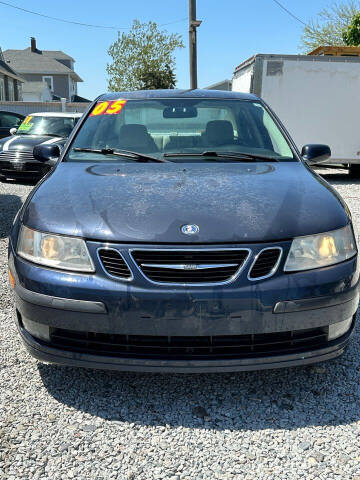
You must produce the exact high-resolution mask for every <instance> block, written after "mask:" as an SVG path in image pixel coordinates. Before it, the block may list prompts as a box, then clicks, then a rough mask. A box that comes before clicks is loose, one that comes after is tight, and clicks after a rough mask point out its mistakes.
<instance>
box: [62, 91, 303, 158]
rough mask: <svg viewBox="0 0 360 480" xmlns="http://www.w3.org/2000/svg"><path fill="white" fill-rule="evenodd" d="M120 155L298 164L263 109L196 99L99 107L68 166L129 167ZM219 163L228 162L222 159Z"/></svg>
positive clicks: (101, 104)
mask: <svg viewBox="0 0 360 480" xmlns="http://www.w3.org/2000/svg"><path fill="white" fill-rule="evenodd" d="M81 149H88V151H81ZM89 150H95V151H92V152H91V151H89ZM121 150H126V151H132V152H138V153H142V154H147V155H151V156H153V157H158V158H164V156H165V157H166V158H168V159H169V158H170V159H171V161H181V162H185V161H186V162H195V161H196V162H199V161H206V160H209V158H207V157H209V155H207V152H209V153H214V152H217V153H219V154H226V153H230V152H231V153H233V154H238V155H240V154H244V155H245V154H248V155H252V156H256V155H259V157H260V160H262V161H264V160H265V161H266V158H269V159H276V160H280V161H281V160H284V161H286V160H293V159H294V156H293V153H292V150H291V148H290V146H289V144H288V142H287V140H286V139H285V137H284V135H283V134H282V132H281V131H280V129H279V127H278V126H277V125H276V123H275V121H274V120H273V118H272V117H271V116H270V114H269V113H268V111H267V110H266V109H265V108H264V107H263V106H262V104H261V103H259V102H253V101H248V100H233V99H232V100H226V99H221V100H219V99H201V98H197V99H154V100H153V99H151V100H121V99H119V100H114V101H102V102H98V103H97V104H96V105H95V106H94V108H93V110H92V112H91V113H90V115H89V116H88V118H87V119H86V121H85V123H84V125H83V126H82V128H81V130H80V131H79V133H78V135H77V136H76V138H75V140H74V142H73V143H72V145H71V148H70V150H69V152H68V154H67V156H66V158H65V161H109V160H114V161H118V162H119V161H120V162H121V161H124V162H125V161H131V160H129V159H126V158H122V157H120V156H119V155H118V156H115V155H111V152H112V151H114V152H115V151H118V152H119V151H121ZM104 152H105V153H106V155H104ZM177 154H179V157H178V158H177ZM181 154H182V155H181ZM191 154H194V156H193V157H192V156H191ZM199 154H204V155H202V156H201V157H199ZM264 157H265V158H264ZM216 160H217V161H225V159H224V158H223V155H220V156H219V157H218V158H217V159H216ZM234 161H235V160H234Z"/></svg>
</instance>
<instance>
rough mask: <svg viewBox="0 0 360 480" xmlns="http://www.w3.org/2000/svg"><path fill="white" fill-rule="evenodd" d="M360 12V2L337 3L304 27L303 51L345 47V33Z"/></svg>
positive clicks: (355, 0) (352, 0) (350, 0)
mask: <svg viewBox="0 0 360 480" xmlns="http://www.w3.org/2000/svg"><path fill="white" fill-rule="evenodd" d="M359 10H360V1H359V0H347V1H343V2H335V3H333V4H332V5H331V6H330V7H328V8H324V9H323V10H322V11H321V12H320V13H319V14H318V16H317V18H316V19H312V20H310V22H309V23H308V25H306V26H305V27H304V30H303V35H302V37H301V49H302V50H303V51H304V52H305V53H308V52H311V50H314V49H315V48H317V47H320V46H322V45H344V39H343V32H344V30H345V29H347V28H348V27H349V25H350V23H351V20H352V19H353V17H354V16H355V15H356V14H357V13H358V12H359Z"/></svg>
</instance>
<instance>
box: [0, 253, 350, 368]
mask: <svg viewBox="0 0 360 480" xmlns="http://www.w3.org/2000/svg"><path fill="white" fill-rule="evenodd" d="M97 266H98V265H96V267H97ZM9 267H10V269H11V271H12V272H13V274H14V276H15V280H16V289H15V297H16V308H17V312H18V327H19V331H20V334H21V337H22V340H23V342H24V344H25V345H26V347H27V349H28V350H29V352H30V353H31V354H32V355H33V356H34V357H36V358H38V359H39V360H41V361H45V362H50V363H58V364H64V365H72V366H84V367H91V368H102V369H116V370H138V371H164V372H218V371H237V370H258V369H266V368H279V367H288V366H294V365H307V364H311V363H315V362H321V361H325V360H329V359H332V358H336V357H337V356H339V355H341V354H342V353H343V352H344V349H345V347H346V345H347V342H348V340H349V338H350V335H351V333H352V330H353V327H354V321H353V323H352V325H351V327H350V329H349V330H348V331H347V332H346V333H345V334H344V335H342V336H341V337H339V338H337V339H336V340H331V341H326V342H322V343H321V344H318V345H313V344H309V345H307V344H306V343H303V344H302V348H299V349H297V350H296V351H295V350H294V349H291V348H290V349H286V348H279V350H278V351H271V352H265V353H264V352H261V353H259V354H256V349H254V352H251V354H247V353H236V354H235V353H234V354H232V355H218V356H217V355H208V356H206V355H201V356H199V355H193V356H192V355H186V356H182V355H179V356H176V355H172V356H167V355H166V354H165V355H149V354H141V353H139V354H133V353H132V354H131V355H130V354H128V355H127V354H126V352H122V353H121V354H119V355H114V354H112V355H108V354H106V353H104V352H101V353H97V352H93V351H84V350H82V349H81V348H77V347H76V348H75V347H74V348H72V347H71V345H70V346H69V345H67V346H66V348H60V347H59V346H58V345H55V344H54V343H52V337H51V335H52V332H54V331H55V332H57V331H58V330H60V331H65V332H68V333H69V332H70V333H71V332H73V334H74V336H75V337H76V336H78V337H82V336H83V335H84V334H87V332H91V333H92V334H94V335H100V336H102V335H103V336H109V335H118V336H130V337H132V338H134V337H136V336H143V337H144V336H145V337H151V338H156V339H157V338H160V337H161V338H163V337H169V339H170V338H171V337H174V338H179V337H181V338H185V337H186V338H193V339H203V338H205V337H206V338H209V339H211V340H210V341H212V340H213V339H215V340H216V339H218V338H219V337H221V338H222V339H223V337H224V336H228V337H230V338H234V337H237V336H242V337H243V336H249V337H250V338H253V337H256V336H260V337H262V336H264V335H270V336H271V335H275V334H278V335H279V336H281V335H285V334H288V333H289V332H294V335H295V336H296V335H297V334H301V333H302V332H306V331H312V330H314V329H315V330H316V329H318V330H319V331H321V332H322V333H323V334H324V332H326V331H327V330H328V329H329V325H333V324H338V323H339V322H341V321H344V320H347V319H351V318H353V319H354V320H355V314H356V311H357V307H358V301H359V293H358V281H359V272H358V261H357V258H353V259H351V260H349V261H347V262H344V263H342V264H338V265H336V266H333V267H328V268H323V269H318V270H316V271H308V272H301V273H296V274H290V275H284V274H283V273H281V268H279V273H278V274H276V275H274V277H271V278H269V279H266V280H264V281H260V282H255V283H254V282H249V281H248V280H247V279H246V272H244V276H243V277H239V279H238V280H237V281H236V282H234V283H233V284H229V285H226V286H216V287H191V288H190V287H187V288H186V287H181V286H169V285H168V286H162V285H151V284H150V283H146V281H145V280H144V279H140V277H139V279H136V278H135V280H134V282H121V281H116V280H114V279H112V278H110V277H108V276H107V275H106V274H105V273H104V271H103V270H102V269H100V268H99V269H98V268H96V270H97V273H96V274H95V275H81V274H72V273H66V272H59V271H55V270H51V269H46V268H40V267H38V266H36V265H33V264H31V263H29V262H26V261H24V260H22V259H21V258H19V257H17V256H16V255H15V253H14V251H13V248H12V245H11V244H10V256H9ZM107 338H108V337H107ZM242 339H243V338H242ZM145 340H146V339H145Z"/></svg>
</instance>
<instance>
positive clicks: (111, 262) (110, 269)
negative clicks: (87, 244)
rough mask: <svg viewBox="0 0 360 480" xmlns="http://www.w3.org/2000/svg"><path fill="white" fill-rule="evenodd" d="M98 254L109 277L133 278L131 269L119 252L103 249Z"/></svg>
mask: <svg viewBox="0 0 360 480" xmlns="http://www.w3.org/2000/svg"><path fill="white" fill-rule="evenodd" d="M98 253H99V258H100V260H101V263H102V264H103V267H104V269H105V270H106V272H107V273H108V274H109V275H112V276H114V277H119V278H125V279H130V278H132V275H131V272H130V270H129V267H128V266H127V264H126V262H125V260H124V259H123V257H122V256H121V254H120V253H119V252H118V251H117V250H113V249H108V248H101V249H100V250H99V251H98Z"/></svg>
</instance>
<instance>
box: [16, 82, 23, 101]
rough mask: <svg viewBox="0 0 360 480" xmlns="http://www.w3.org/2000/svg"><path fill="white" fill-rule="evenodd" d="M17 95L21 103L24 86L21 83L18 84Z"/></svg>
mask: <svg viewBox="0 0 360 480" xmlns="http://www.w3.org/2000/svg"><path fill="white" fill-rule="evenodd" d="M17 95H18V97H17V98H18V100H19V101H20V102H21V100H22V85H21V83H20V82H18V83H17Z"/></svg>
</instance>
